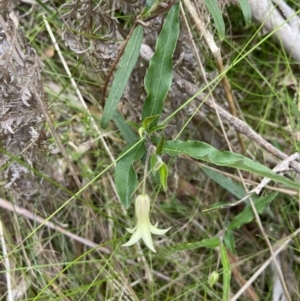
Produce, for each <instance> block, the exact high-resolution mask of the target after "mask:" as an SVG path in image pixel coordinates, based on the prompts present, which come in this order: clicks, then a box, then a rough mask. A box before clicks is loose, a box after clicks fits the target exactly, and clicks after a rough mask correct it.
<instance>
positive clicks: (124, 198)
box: [115, 142, 146, 208]
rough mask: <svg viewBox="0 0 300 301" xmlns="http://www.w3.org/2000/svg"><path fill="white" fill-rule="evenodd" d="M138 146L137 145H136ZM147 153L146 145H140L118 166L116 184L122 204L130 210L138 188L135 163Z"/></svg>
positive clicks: (119, 162) (124, 157)
mask: <svg viewBox="0 0 300 301" xmlns="http://www.w3.org/2000/svg"><path fill="white" fill-rule="evenodd" d="M135 144H136V143H135ZM133 145H134V143H133V144H130V145H129V146H128V147H127V148H126V149H125V150H124V151H123V153H126V152H127V151H128V150H129V149H130V148H132V147H133ZM145 152H146V149H145V146H144V144H143V143H142V142H141V143H138V144H136V146H135V147H134V148H133V149H131V150H130V151H129V152H128V153H127V154H126V155H125V156H123V157H122V158H121V159H120V160H119V161H118V162H117V165H116V169H115V184H116V189H117V192H118V195H119V197H120V199H121V202H122V204H123V205H124V206H125V207H126V208H128V207H129V206H130V202H131V198H132V194H133V192H134V191H135V189H136V187H137V175H136V172H135V170H134V169H133V166H132V164H133V162H134V161H136V160H139V159H140V158H141V157H142V156H143V155H144V154H145Z"/></svg>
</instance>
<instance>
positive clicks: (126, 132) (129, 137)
mask: <svg viewBox="0 0 300 301" xmlns="http://www.w3.org/2000/svg"><path fill="white" fill-rule="evenodd" d="M113 121H114V123H115V125H116V127H117V128H118V129H119V131H120V133H121V135H122V137H123V138H124V139H125V140H126V141H127V143H128V144H131V143H133V142H136V141H138V140H139V137H138V135H137V134H136V133H135V132H134V131H133V130H132V129H131V127H130V126H129V125H128V124H127V122H126V121H125V119H124V117H123V116H122V114H121V113H120V112H119V111H118V110H115V113H114V116H113Z"/></svg>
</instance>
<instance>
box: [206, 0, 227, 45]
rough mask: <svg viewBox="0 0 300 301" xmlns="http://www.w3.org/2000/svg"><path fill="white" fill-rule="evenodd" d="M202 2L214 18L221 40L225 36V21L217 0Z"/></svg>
mask: <svg viewBox="0 0 300 301" xmlns="http://www.w3.org/2000/svg"><path fill="white" fill-rule="evenodd" d="M204 3H205V5H206V7H207V8H208V10H209V12H210V13H211V15H212V17H213V19H214V22H215V25H216V28H217V31H218V33H219V37H220V39H221V40H223V39H224V37H225V23H224V20H223V16H222V12H221V10H220V8H219V6H218V3H217V0H204Z"/></svg>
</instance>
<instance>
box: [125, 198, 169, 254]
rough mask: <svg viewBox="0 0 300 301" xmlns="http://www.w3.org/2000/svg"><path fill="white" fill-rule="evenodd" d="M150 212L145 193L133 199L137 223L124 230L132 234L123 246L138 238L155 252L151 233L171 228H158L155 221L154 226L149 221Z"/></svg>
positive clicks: (132, 243)
mask: <svg viewBox="0 0 300 301" xmlns="http://www.w3.org/2000/svg"><path fill="white" fill-rule="evenodd" d="M149 212H150V199H149V196H148V195H147V194H141V195H139V196H138V197H137V198H136V200H135V214H136V218H137V225H136V226H135V227H134V228H133V229H128V228H126V230H127V231H128V232H129V233H131V234H132V236H131V238H130V240H129V241H128V242H127V243H126V244H124V245H123V246H124V247H129V246H132V245H134V244H135V243H137V242H138V241H139V240H140V239H142V240H143V241H144V243H145V244H146V246H147V247H148V248H149V249H150V250H151V251H153V252H155V253H156V251H155V249H154V246H153V242H152V236H151V233H153V234H156V235H164V234H165V233H166V232H167V231H169V230H170V229H171V227H170V228H168V229H158V228H157V225H158V223H156V224H155V225H154V226H153V225H152V224H151V222H150V218H149Z"/></svg>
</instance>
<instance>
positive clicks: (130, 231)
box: [126, 226, 136, 234]
mask: <svg viewBox="0 0 300 301" xmlns="http://www.w3.org/2000/svg"><path fill="white" fill-rule="evenodd" d="M126 230H127V231H128V232H129V233H131V234H132V233H133V232H134V231H135V230H136V226H135V227H134V228H126Z"/></svg>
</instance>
